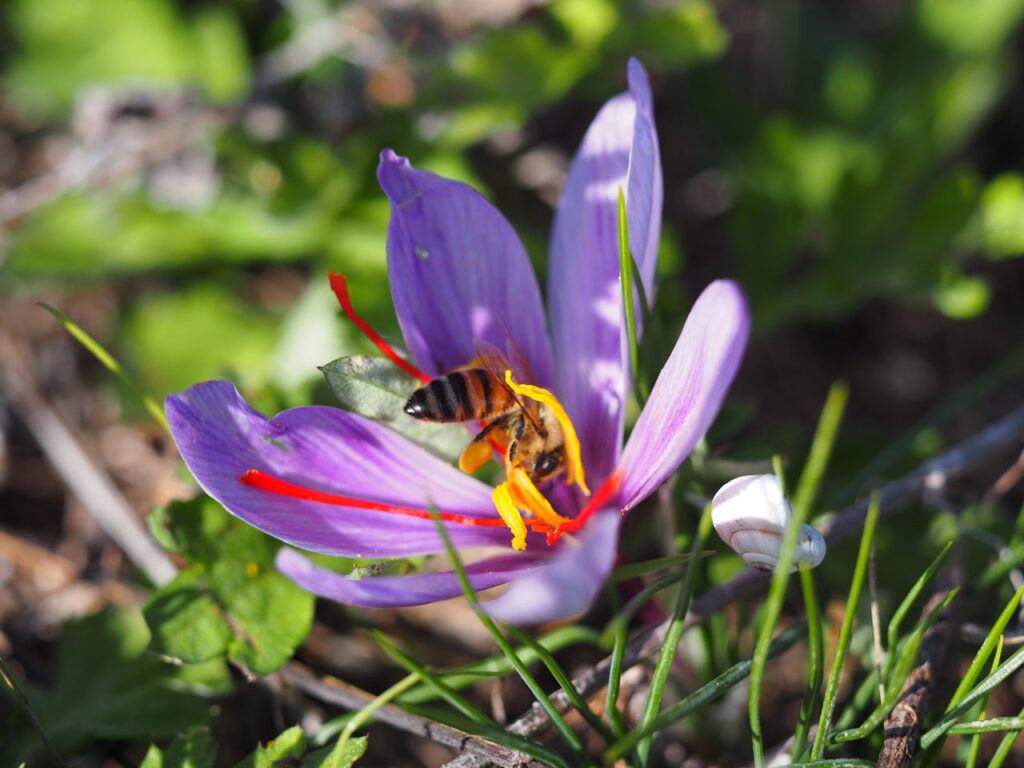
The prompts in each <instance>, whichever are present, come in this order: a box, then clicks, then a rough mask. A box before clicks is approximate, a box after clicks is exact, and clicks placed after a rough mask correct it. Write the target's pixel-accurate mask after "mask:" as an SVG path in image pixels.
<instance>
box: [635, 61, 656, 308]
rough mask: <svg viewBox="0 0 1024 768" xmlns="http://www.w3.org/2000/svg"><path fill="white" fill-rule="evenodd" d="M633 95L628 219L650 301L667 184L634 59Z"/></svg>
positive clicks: (645, 85) (646, 90)
mask: <svg viewBox="0 0 1024 768" xmlns="http://www.w3.org/2000/svg"><path fill="white" fill-rule="evenodd" d="M626 79H627V81H628V82H629V94H630V96H632V97H633V101H634V102H635V104H636V120H635V121H634V122H633V146H632V148H631V149H630V152H629V171H628V173H627V182H626V219H627V221H628V223H629V247H630V250H631V251H632V252H633V258H634V259H635V260H636V263H637V268H638V269H639V271H640V275H641V277H642V278H643V282H644V290H645V291H646V292H647V298H648V300H649V301H650V300H653V297H654V272H655V269H656V267H657V265H658V243H659V241H660V240H661V208H662V200H663V194H664V190H663V184H662V177H661V153H660V151H659V150H658V132H657V130H656V129H655V127H654V105H653V102H652V100H651V86H650V83H649V82H648V80H647V72H646V71H644V68H643V65H642V64H640V62H639V61H637V60H636V59H633V58H631V59H630V60H629V63H628V64H627V65H626Z"/></svg>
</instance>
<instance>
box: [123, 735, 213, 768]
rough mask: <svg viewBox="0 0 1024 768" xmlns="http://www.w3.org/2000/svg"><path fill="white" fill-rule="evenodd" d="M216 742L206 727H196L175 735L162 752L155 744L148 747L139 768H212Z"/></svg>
mask: <svg viewBox="0 0 1024 768" xmlns="http://www.w3.org/2000/svg"><path fill="white" fill-rule="evenodd" d="M216 759H217V744H216V743H215V742H214V740H213V737H212V736H211V735H210V730H209V729H208V728H196V729H194V730H192V731H189V732H188V733H183V734H181V735H179V736H176V737H175V739H174V741H172V742H171V745H170V746H169V747H168V748H167V751H166V752H164V751H163V750H161V749H160V748H159V747H157V746H156V744H153V745H151V746H150V747H149V751H148V752H146V756H145V757H144V758H143V760H142V762H141V763H140V764H139V768H213V761H214V760H216Z"/></svg>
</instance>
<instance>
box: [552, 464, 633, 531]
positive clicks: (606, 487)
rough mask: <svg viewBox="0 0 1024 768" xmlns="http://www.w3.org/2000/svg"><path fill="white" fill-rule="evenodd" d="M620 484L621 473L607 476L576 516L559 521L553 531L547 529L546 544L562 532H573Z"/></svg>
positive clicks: (609, 497) (607, 499)
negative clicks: (562, 521)
mask: <svg viewBox="0 0 1024 768" xmlns="http://www.w3.org/2000/svg"><path fill="white" fill-rule="evenodd" d="M621 484H622V473H620V472H613V473H612V474H611V475H609V476H608V479H607V480H605V481H604V483H603V484H602V485H601V487H600V488H598V489H597V493H595V494H594V495H593V496H591V497H590V500H589V501H588V502H587V505H586V506H585V507H584V508H583V509H582V510H581V511H580V513H579V514H578V515H576V517H574V518H573V519H572V520H566V521H565V522H564V523H559V524H558V527H557V528H556V529H554V530H553V531H548V544H549V545H550V544H554V543H555V542H556V541H558V540H559V538H561V536H562V534H563V533H575V532H576V531H578V530H579V529H580V528H582V527H583V526H584V524H585V523H586V522H587V520H589V519H590V518H591V516H592V515H593V514H594V513H595V512H597V510H599V509H600V508H601V507H603V506H604V505H605V504H607V503H608V501H609V500H610V499H611V498H612V497H613V496H614V495H615V494H616V493H618V491H619V486H620V485H621Z"/></svg>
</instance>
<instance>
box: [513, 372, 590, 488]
mask: <svg viewBox="0 0 1024 768" xmlns="http://www.w3.org/2000/svg"><path fill="white" fill-rule="evenodd" d="M505 383H506V384H507V385H508V388H509V389H511V390H512V391H513V392H515V393H516V394H517V395H522V396H523V397H528V398H530V399H531V400H536V401H537V402H538V403H541V404H543V405H545V406H547V407H548V409H549V410H550V411H551V413H553V414H554V415H555V418H556V419H558V425H559V426H560V427H561V428H562V437H563V438H564V439H565V474H566V477H565V481H566V482H567V483H569V484H570V485H572V484H573V483H576V484H577V485H579V487H580V489H581V490H582V491H583V492H584V493H585V494H586V495H587V496H589V495H590V489H589V488H587V483H586V482H585V481H584V479H583V462H582V461H581V460H580V439H579V438H578V437H576V429H575V428H574V427H573V425H572V422H571V421H570V420H569V414H567V413H566V412H565V408H563V407H562V404H561V403H560V402H558V399H557V398H556V397H555V396H554V395H553V394H551V393H550V392H548V391H547V390H546V389H544V388H543V387H535V386H533V385H531V384H516V383H515V382H514V381H512V371H505Z"/></svg>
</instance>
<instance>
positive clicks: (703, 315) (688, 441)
mask: <svg viewBox="0 0 1024 768" xmlns="http://www.w3.org/2000/svg"><path fill="white" fill-rule="evenodd" d="M749 333H750V313H749V310H748V308H747V301H746V299H745V298H744V296H743V292H742V291H741V290H740V288H739V286H738V285H736V284H735V283H733V282H730V281H728V280H716V281H715V282H713V283H711V285H709V286H708V287H707V288H705V289H704V292H703V293H702V294H701V295H700V296H699V297H698V298H697V301H696V303H695V304H694V305H693V308H692V309H691V310H690V315H689V317H687V318H686V324H685V325H684V326H683V330H682V333H680V334H679V340H678V341H677V342H676V346H675V349H673V350H672V354H671V355H670V356H669V359H668V362H667V363H665V367H664V368H662V370H661V373H660V374H659V375H658V381H657V382H656V383H655V384H654V389H653V390H652V391H651V396H650V398H649V399H648V400H647V404H646V405H645V406H644V410H643V412H642V413H641V414H640V418H639V419H637V422H636V426H635V427H634V428H633V433H632V434H631V435H630V436H629V442H628V443H627V444H626V448H625V450H624V451H623V454H622V461H621V462H620V464H619V467H620V469H621V470H622V472H623V479H622V487H621V489H620V500H621V503H622V508H623V509H629V508H630V507H633V506H635V505H636V504H638V503H640V502H641V501H643V499H645V498H647V496H649V495H650V494H651V493H652V492H653V491H654V490H655V489H656V488H657V487H658V486H659V485H661V484H662V482H664V480H665V478H667V477H668V476H669V475H670V474H672V472H674V471H675V469H676V467H678V466H679V463H680V462H681V461H682V460H683V459H685V458H686V456H687V455H688V454H689V453H690V451H691V450H693V446H694V445H696V444H697V441H698V440H700V438H701V437H702V436H703V435H704V433H705V432H707V430H708V427H710V426H711V422H712V421H714V418H715V414H717V413H718V409H719V408H720V407H721V405H722V401H723V400H724V399H725V393H726V391H727V390H728V389H729V385H730V384H731V383H732V380H733V377H734V376H735V375H736V371H737V369H738V368H739V365H740V360H741V358H742V357H743V350H744V349H745V347H746V344H747V336H748V335H749Z"/></svg>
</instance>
